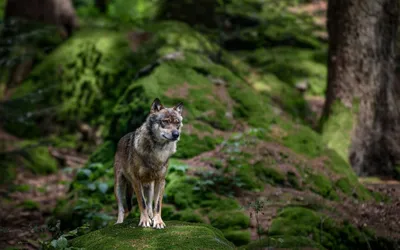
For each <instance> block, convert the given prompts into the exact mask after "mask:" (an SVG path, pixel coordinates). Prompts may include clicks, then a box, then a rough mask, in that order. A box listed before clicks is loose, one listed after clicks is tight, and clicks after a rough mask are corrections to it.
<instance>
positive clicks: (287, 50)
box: [0, 1, 394, 249]
mask: <svg viewBox="0 0 400 250" xmlns="http://www.w3.org/2000/svg"><path fill="white" fill-rule="evenodd" d="M190 2H191V3H189V1H188V3H187V4H188V5H189V6H191V4H195V3H192V2H193V1H190ZM288 2H290V1H288ZM294 2H295V1H293V3H294ZM296 2H297V1H296ZM239 3H241V1H231V2H230V3H229V4H228V5H227V6H225V7H226V9H225V11H226V16H228V17H230V18H232V20H231V21H232V22H234V21H235V20H236V21H237V20H241V22H242V23H243V26H242V27H240V28H241V32H240V33H239V34H236V33H230V34H228V35H227V37H226V41H224V43H223V44H218V43H217V40H218V39H216V32H215V31H216V30H215V28H212V25H211V26H209V27H208V28H210V27H211V31H210V30H208V29H207V30H204V29H199V30H201V31H199V30H196V29H195V28H193V26H191V25H189V24H188V23H190V18H189V17H185V16H184V15H183V14H182V16H181V17H180V20H183V21H186V22H187V23H185V22H179V21H171V20H170V21H165V20H163V21H160V20H157V21H151V22H150V21H149V22H143V23H135V25H132V24H128V25H127V24H126V23H125V24H124V25H115V23H111V22H110V21H109V20H108V21H105V23H106V24H110V23H111V24H110V25H102V26H101V25H98V26H97V27H86V26H85V25H83V27H82V29H81V30H79V31H78V32H76V33H75V34H74V35H73V36H72V37H71V38H70V39H68V40H67V41H66V42H64V43H63V44H61V45H60V46H59V47H57V49H55V50H54V51H53V52H52V53H50V54H49V55H47V56H46V57H44V58H43V61H41V62H40V64H38V65H36V66H35V67H34V69H33V71H32V72H31V73H30V75H29V77H28V78H27V79H26V80H25V81H24V82H23V84H21V85H20V86H17V87H16V88H15V89H14V91H13V93H12V95H11V96H10V99H9V100H7V102H6V107H7V108H15V107H17V106H19V107H21V108H20V109H18V113H15V117H16V119H7V120H6V121H5V122H4V129H5V130H6V131H7V133H11V134H14V135H16V136H18V137H21V138H24V139H25V138H26V139H29V143H21V145H22V146H24V145H25V146H26V145H28V146H29V145H35V143H36V142H40V141H43V140H45V141H46V143H44V146H43V145H42V144H39V146H34V147H26V148H24V150H23V153H22V154H20V153H18V154H15V156H14V155H12V154H9V155H7V157H5V158H4V159H0V164H1V165H2V166H3V165H4V167H2V168H1V171H2V175H1V176H2V182H4V181H12V180H13V179H14V178H15V175H16V171H17V169H19V168H20V167H22V168H23V169H25V170H27V171H29V172H31V173H34V174H37V175H43V174H50V173H54V172H56V171H58V170H59V168H60V167H61V166H64V165H65V164H64V165H63V163H62V162H61V163H60V162H59V161H56V160H55V158H54V157H53V156H52V155H51V154H50V153H49V145H51V146H52V147H54V148H57V149H63V148H75V149H76V150H77V151H81V152H83V153H88V152H90V157H89V159H88V161H87V162H86V163H85V164H84V165H83V166H82V167H80V168H75V169H73V170H71V169H68V168H67V170H65V171H71V172H73V173H74V175H73V176H74V177H73V180H72V182H71V183H67V184H68V193H67V194H66V195H65V197H63V199H60V200H59V201H58V202H57V206H56V207H55V209H54V212H53V221H57V220H59V221H60V224H59V225H60V230H61V231H65V230H70V229H74V228H78V227H80V226H82V225H85V227H87V231H92V232H90V233H87V234H84V235H83V236H79V237H77V238H74V239H71V238H72V237H66V238H67V239H68V240H67V239H66V238H59V239H58V241H55V242H56V243H54V244H61V245H62V246H64V245H65V244H66V245H69V246H73V247H85V248H86V249H131V248H161V247H170V248H182V249H183V248H184V249H220V248H221V249H223V248H233V247H234V246H237V247H242V248H245V249H258V248H260V247H268V246H273V247H281V248H291V249H292V248H300V247H310V248H316V249H370V248H371V246H373V248H372V249H375V248H376V249H378V248H379V247H381V248H379V249H385V247H386V248H387V249H390V247H391V246H392V245H391V244H392V243H393V242H394V241H391V239H384V238H380V237H378V236H377V235H378V234H379V232H375V231H373V230H368V229H363V228H360V225H362V224H361V222H358V224H357V223H355V222H354V221H351V220H350V218H352V216H354V214H356V213H358V212H359V210H358V207H359V206H360V205H359V204H362V203H366V204H367V203H368V202H370V203H369V204H375V202H376V200H379V201H381V200H385V197H383V196H380V195H379V194H376V193H374V192H371V191H370V190H368V189H367V188H366V187H365V185H363V184H362V183H360V182H359V181H358V178H357V176H356V174H355V173H354V171H353V170H352V168H351V166H350V165H349V163H348V161H347V160H346V159H347V157H346V154H347V149H348V147H349V141H348V140H347V139H348V138H349V136H348V133H350V131H351V130H350V129H351V126H352V121H351V119H350V120H349V118H351V117H352V116H351V112H347V111H348V110H345V111H346V112H343V110H342V109H341V107H340V106H337V107H336V106H335V110H334V113H335V115H337V116H336V117H337V119H335V121H336V122H337V123H338V124H331V123H327V124H325V126H324V127H323V129H322V130H323V131H322V133H318V132H317V131H315V130H314V128H313V126H311V122H310V121H314V122H315V121H316V119H317V114H316V113H315V112H314V111H312V108H311V107H310V104H309V103H308V101H307V97H310V96H311V97H322V96H323V94H324V91H325V84H326V74H327V69H326V66H325V64H326V63H325V62H326V50H327V45H326V43H325V42H323V41H321V40H320V39H318V38H316V37H315V36H310V35H305V34H307V32H310V31H311V30H313V29H314V26H313V24H312V22H311V21H310V20H309V18H308V17H305V16H304V17H303V16H302V18H299V16H296V15H295V14H293V13H292V12H289V11H288V10H287V9H286V8H285V6H284V4H278V3H276V2H275V3H273V1H272V2H271V1H265V3H261V1H245V3H244V4H242V5H240V4H239ZM293 3H291V4H293ZM113 6H114V5H113ZM239 6H240V7H239ZM114 7H115V6H114ZM114 7H113V8H114ZM115 8H116V7H115ZM89 9H90V8H89V7H88V9H79V11H78V13H88V12H85V11H88V10H89ZM113 11H116V10H115V9H114V10H113ZM115 13H117V12H115ZM115 13H114V14H115ZM250 13H251V14H250ZM282 13H283V14H282ZM114 14H113V15H114ZM115 15H116V14H115ZM210 15H211V14H210ZM114 17H115V16H114ZM233 17H235V18H237V19H234V18H233ZM186 18H189V19H186ZM85 22H86V21H85ZM85 22H84V23H85ZM212 29H214V32H213V30H212ZM143 31H145V32H149V33H150V34H151V36H149V39H144V40H141V39H138V38H137V37H138V36H139V35H140V34H143ZM228 33H229V32H228ZM299 83H306V85H307V88H306V90H305V91H303V92H301V91H299V90H298V84H299ZM155 97H158V98H160V99H161V101H162V102H163V104H164V105H166V106H171V105H173V104H175V103H177V102H183V103H184V112H183V117H184V120H183V124H184V125H183V128H182V131H183V132H182V136H181V139H180V141H179V143H178V148H177V152H176V154H175V155H174V156H173V158H171V159H170V162H169V170H168V175H167V178H166V181H167V185H166V188H165V194H164V206H163V208H162V214H163V219H164V220H165V221H166V224H167V228H166V229H165V230H153V229H142V228H138V227H137V221H136V220H137V218H138V216H139V211H138V209H137V206H136V199H134V205H135V206H134V208H133V211H132V212H131V214H130V215H129V217H128V220H127V221H126V222H125V223H124V224H122V225H113V224H114V223H115V221H116V202H115V198H114V179H113V178H114V172H113V168H112V165H113V157H114V153H115V149H116V142H117V141H118V139H119V138H120V137H121V136H122V135H124V134H125V133H127V132H130V131H133V130H134V129H135V128H137V127H138V126H139V125H141V123H142V122H143V121H144V119H145V117H146V115H147V114H148V111H149V109H150V105H151V102H152V101H153V100H154V98H155ZM336 108H337V110H336ZM0 111H1V110H0ZM336 111H337V114H336ZM48 124H51V126H50V127H51V128H49V126H47V125H48ZM82 124H86V125H87V126H88V127H90V128H92V129H93V131H94V132H93V134H95V136H94V137H97V138H100V139H101V140H99V141H100V143H98V145H97V146H94V143H93V142H91V141H90V140H88V139H87V138H86V139H85V135H84V133H83V132H77V131H78V127H81V125H82ZM338 131H340V132H338ZM47 142H48V143H47ZM94 147H95V149H94V150H92V149H93V148H94ZM58 160H59V159H58ZM63 171H64V170H63ZM3 172H4V174H3ZM60 184H65V183H60ZM15 190H16V192H26V191H27V190H26V187H24V186H21V185H17V186H15ZM259 200H263V201H266V202H265V204H264V205H263V206H258V207H254V206H251V205H249V204H248V201H251V202H256V201H259ZM342 201H345V202H347V203H351V204H353V205H354V207H352V208H349V207H348V206H347V207H346V206H345V205H342V204H341V203H342ZM257 204H258V203H257ZM21 206H24V207H25V209H26V210H37V209H38V207H40V206H39V205H38V204H36V203H35V202H32V201H30V200H26V202H24V203H23V204H22V205H21ZM333 208H335V209H336V208H337V210H335V209H333ZM333 210H335V211H333ZM338 213H343V214H341V216H337V214H338ZM268 216H269V217H268ZM267 217H268V219H267ZM256 218H257V219H256ZM360 221H361V220H360ZM189 222H190V223H189ZM198 223H200V224H198ZM97 229H99V230H97ZM95 230H97V231H95ZM79 235H80V234H79ZM57 236H59V235H57ZM75 236H76V235H75ZM260 237H261V239H259V238H260ZM57 242H58V243H57ZM393 244H394V243H393Z"/></svg>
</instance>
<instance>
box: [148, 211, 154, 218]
mask: <svg viewBox="0 0 400 250" xmlns="http://www.w3.org/2000/svg"><path fill="white" fill-rule="evenodd" d="M147 214H148V215H149V218H150V219H153V211H152V209H149V210H147Z"/></svg>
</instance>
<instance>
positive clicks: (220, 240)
mask: <svg viewBox="0 0 400 250" xmlns="http://www.w3.org/2000/svg"><path fill="white" fill-rule="evenodd" d="M137 223H138V221H136V220H135V221H126V222H124V224H121V225H114V226H111V227H107V228H104V229H100V230H98V231H94V232H91V233H88V234H86V235H83V236H80V237H77V238H75V239H73V240H72V241H70V242H69V243H70V246H72V247H80V248H84V249H87V250H90V249H132V248H140V249H166V248H169V249H234V245H233V244H232V243H231V242H229V241H228V240H226V239H225V238H224V236H223V235H222V233H221V231H219V230H218V229H215V228H213V227H211V226H209V225H206V224H197V223H185V222H178V221H166V225H167V228H166V229H165V230H154V229H151V228H141V227H138V226H137Z"/></svg>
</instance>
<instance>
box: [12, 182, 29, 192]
mask: <svg viewBox="0 0 400 250" xmlns="http://www.w3.org/2000/svg"><path fill="white" fill-rule="evenodd" d="M30 189H31V186H30V185H28V184H22V185H17V186H14V187H13V190H15V191H18V192H27V191H29V190H30Z"/></svg>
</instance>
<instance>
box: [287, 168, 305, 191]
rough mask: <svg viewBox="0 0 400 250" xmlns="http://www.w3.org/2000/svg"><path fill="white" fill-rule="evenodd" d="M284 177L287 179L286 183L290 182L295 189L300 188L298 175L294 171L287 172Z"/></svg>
mask: <svg viewBox="0 0 400 250" xmlns="http://www.w3.org/2000/svg"><path fill="white" fill-rule="evenodd" d="M286 179H287V181H288V183H289V184H290V186H292V187H293V188H295V189H301V185H300V183H299V181H298V180H297V179H298V177H297V175H296V174H295V173H293V172H290V171H289V172H287V173H286Z"/></svg>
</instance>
